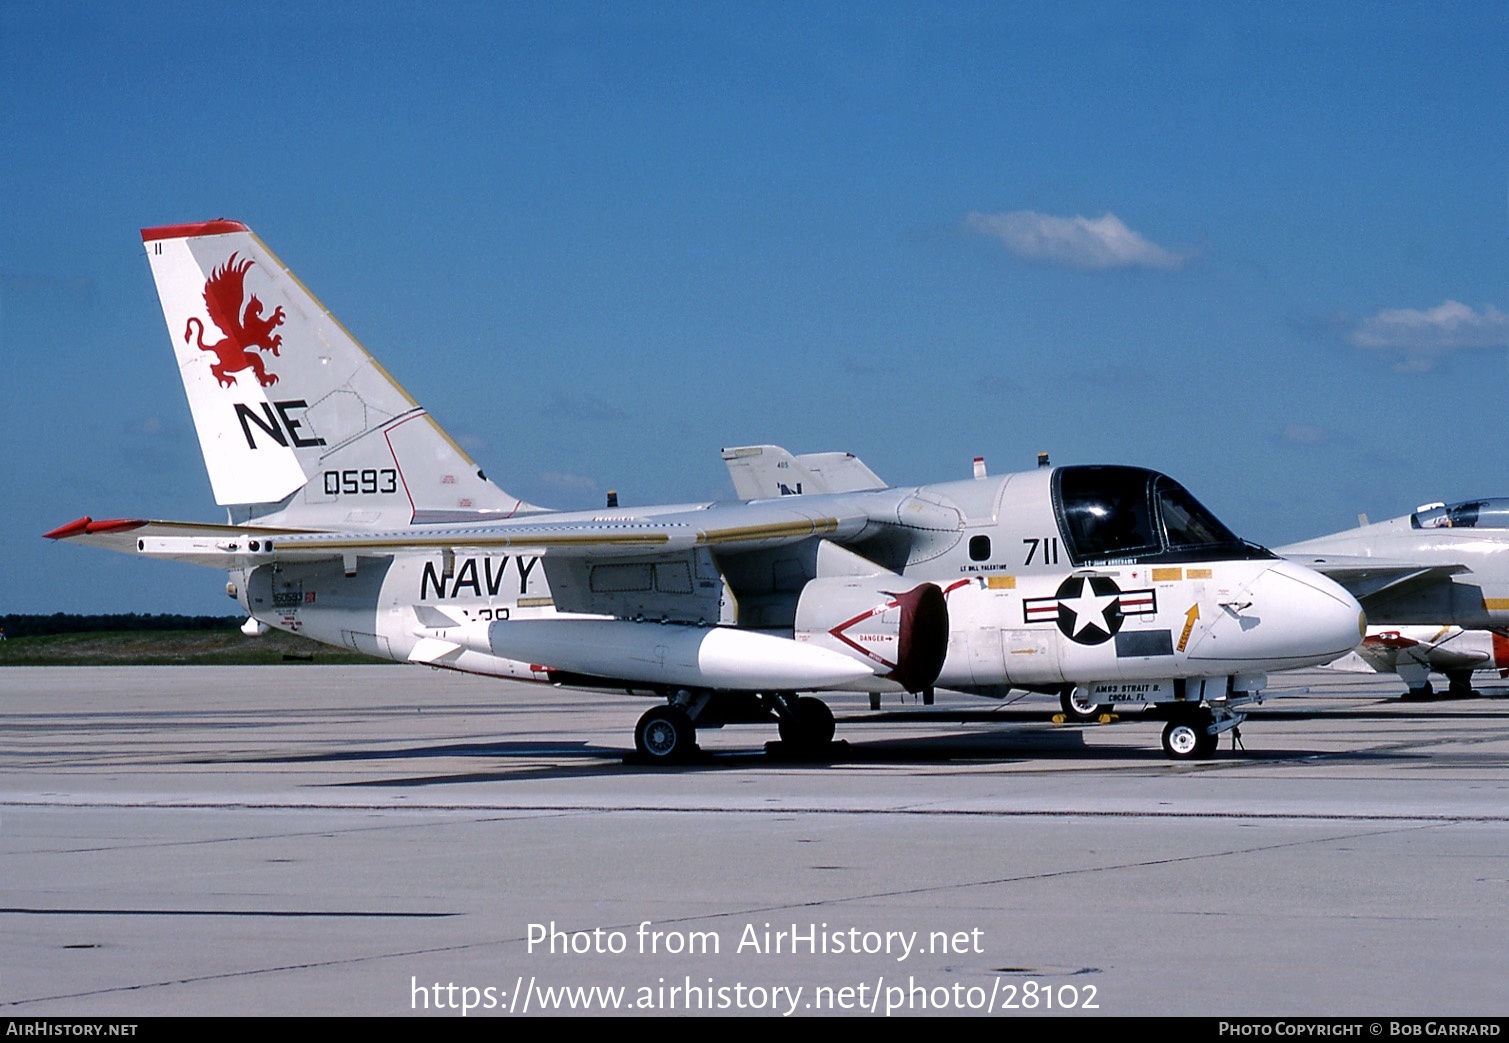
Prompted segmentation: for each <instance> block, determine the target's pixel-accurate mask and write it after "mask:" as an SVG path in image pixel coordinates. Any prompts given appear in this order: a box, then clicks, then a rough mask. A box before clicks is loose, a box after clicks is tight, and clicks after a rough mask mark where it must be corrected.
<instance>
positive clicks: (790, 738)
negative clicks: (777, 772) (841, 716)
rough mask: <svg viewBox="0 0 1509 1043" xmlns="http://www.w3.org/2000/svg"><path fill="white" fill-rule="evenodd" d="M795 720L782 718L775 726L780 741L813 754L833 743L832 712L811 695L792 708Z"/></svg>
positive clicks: (833, 726) (797, 702)
mask: <svg viewBox="0 0 1509 1043" xmlns="http://www.w3.org/2000/svg"><path fill="white" fill-rule="evenodd" d="M792 709H793V711H794V714H795V719H794V720H793V719H792V718H791V717H782V718H781V719H780V720H779V721H778V722H777V724H776V727H777V728H778V729H779V730H780V733H781V741H782V742H784V743H788V744H790V745H791V746H794V747H797V748H798V749H801V750H804V751H806V752H809V753H815V752H819V751H822V750H825V749H827V748H828V746H829V744H831V743H832V742H833V733H834V731H835V730H836V725H835V723H834V721H833V711H832V710H830V709H829V708H828V704H827V703H825V702H823V701H822V700H821V699H818V698H816V697H814V696H811V695H804V696H802V697H801V698H800V699H798V700H797V701H796V705H795V706H794V707H793V708H792Z"/></svg>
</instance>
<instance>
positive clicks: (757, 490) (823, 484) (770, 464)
mask: <svg viewBox="0 0 1509 1043" xmlns="http://www.w3.org/2000/svg"><path fill="white" fill-rule="evenodd" d="M723 463H724V464H725V465H726V466H727V467H728V476H729V478H730V479H732V481H733V483H734V493H735V494H736V495H737V496H738V497H739V499H741V500H764V499H774V498H775V497H777V496H800V495H802V494H803V493H805V494H807V495H809V496H810V495H812V494H814V493H854V492H865V491H868V490H870V489H884V488H885V487H886V484H885V482H883V481H881V479H880V478H879V477H878V476H877V475H876V474H875V472H874V471H872V470H870V469H869V468H868V467H866V466H865V465H864V462H863V461H862V460H860V458H859V457H857V456H855V455H854V454H853V453H806V454H804V455H802V456H792V455H791V454H790V453H788V452H787V451H786V450H784V449H782V448H781V447H780V446H778V445H741V446H735V447H733V448H731V449H725V450H723Z"/></svg>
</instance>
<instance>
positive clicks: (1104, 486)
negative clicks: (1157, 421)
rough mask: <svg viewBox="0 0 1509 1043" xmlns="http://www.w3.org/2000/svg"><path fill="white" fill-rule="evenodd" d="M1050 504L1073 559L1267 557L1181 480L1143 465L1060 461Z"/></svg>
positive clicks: (1096, 561)
mask: <svg viewBox="0 0 1509 1043" xmlns="http://www.w3.org/2000/svg"><path fill="white" fill-rule="evenodd" d="M1053 504H1054V508H1055V510H1057V512H1058V517H1059V525H1060V527H1061V528H1062V529H1063V533H1064V538H1065V540H1066V541H1067V542H1068V545H1069V555H1070V557H1071V558H1072V559H1073V561H1074V563H1075V564H1076V565H1085V564H1133V563H1136V562H1142V561H1208V560H1212V559H1215V558H1266V557H1271V555H1270V554H1269V553H1268V552H1267V551H1265V550H1263V549H1262V548H1260V547H1255V546H1253V545H1251V544H1248V543H1245V542H1243V541H1242V540H1240V539H1238V538H1237V536H1236V535H1235V534H1234V533H1233V532H1232V531H1231V530H1230V529H1228V528H1227V527H1226V526H1224V525H1222V524H1221V522H1220V521H1219V520H1218V519H1217V518H1216V516H1215V515H1213V514H1211V513H1210V512H1209V511H1208V510H1206V509H1205V508H1204V507H1203V506H1201V504H1200V501H1198V500H1196V499H1195V498H1194V497H1193V496H1191V495H1190V494H1189V492H1188V491H1187V490H1186V489H1185V488H1184V486H1182V485H1180V484H1179V483H1178V482H1176V481H1174V480H1173V479H1172V478H1170V477H1168V475H1165V474H1159V473H1158V472H1157V471H1149V470H1145V469H1144V468H1141V467H1119V466H1094V467H1060V468H1059V469H1058V470H1057V471H1055V472H1054V475H1053Z"/></svg>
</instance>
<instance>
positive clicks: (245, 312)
mask: <svg viewBox="0 0 1509 1043" xmlns="http://www.w3.org/2000/svg"><path fill="white" fill-rule="evenodd" d="M236 256H237V255H236V254H231V256H230V260H228V261H226V262H225V263H224V264H222V265H221V266H220V267H219V268H216V269H215V270H214V271H213V272H211V273H210V277H209V279H208V280H207V281H206V282H205V284H204V306H205V307H206V308H207V309H208V310H209V313H210V321H211V322H213V323H214V324H215V325H216V326H218V327H219V328H220V332H221V333H223V334H224V335H225V339H224V340H220V341H217V342H216V343H214V344H206V343H205V342H204V323H202V322H200V321H199V319H198V318H191V319H190V320H189V323H188V325H187V326H186V327H184V331H183V341H184V343H185V344H187V343H188V342H189V341H190V340H191V339H193V337H194V334H195V332H196V331H195V327H196V326H197V327H198V331H197V332H198V335H199V350H200V351H213V352H214V353H215V357H216V358H217V359H219V361H218V362H212V363H211V364H210V372H211V373H213V374H215V379H216V380H218V381H220V386H221V387H227V388H228V387H230V386H231V385H232V384H234V383H235V382H236V377H235V374H237V373H240V372H241V371H242V370H246V369H250V370H251V371H252V372H253V373H255V374H256V375H257V380H258V382H260V383H261V385H262V386H263V387H267V386H269V385H271V384H276V383H277V382H278V376H277V374H276V373H269V372H267V367H266V366H264V365H263V364H262V356H261V355H254V354H252V352H251V350H250V349H252V348H256V349H257V350H258V351H270V352H272V353H273V354H274V355H277V354H278V348H279V347H281V346H282V344H283V335H282V334H281V333H277V334H275V333H273V330H275V329H277V328H278V327H279V326H281V325H283V309H282V307H281V306H280V307H278V308H276V309H275V310H274V311H273V313H272V314H271V315H269V316H267V317H265V318H264V317H263V315H262V302H261V301H259V300H258V299H257V297H256V294H253V295H252V296H251V299H250V300H247V299H246V271H247V269H248V268H250V267H251V266H252V262H251V261H250V260H243V261H239V262H238V261H237V260H236ZM243 300H246V307H245V308H244V309H243V308H242V307H241V302H242V301H243Z"/></svg>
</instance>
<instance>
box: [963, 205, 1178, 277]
mask: <svg viewBox="0 0 1509 1043" xmlns="http://www.w3.org/2000/svg"><path fill="white" fill-rule="evenodd" d="M964 227H965V228H966V229H967V230H969V231H971V232H975V233H977V234H979V235H988V236H991V237H992V238H995V239H999V240H1000V241H1001V242H1002V243H1003V244H1005V246H1006V249H1008V250H1010V251H1011V252H1012V253H1013V254H1015V255H1016V256H1018V257H1020V258H1022V259H1023V260H1025V261H1043V262H1046V263H1049V264H1067V265H1069V266H1071V267H1074V268H1095V269H1104V268H1162V269H1165V270H1170V271H1171V270H1173V269H1176V268H1182V267H1183V266H1184V263H1185V262H1186V261H1187V260H1189V256H1188V255H1187V254H1179V253H1175V252H1173V251H1172V250H1167V249H1165V248H1163V247H1161V246H1159V245H1158V244H1157V243H1154V242H1149V241H1148V240H1147V239H1144V238H1143V237H1142V236H1140V235H1138V234H1137V233H1136V232H1134V231H1132V230H1131V229H1130V228H1128V227H1127V226H1126V224H1125V223H1124V222H1123V221H1122V220H1121V218H1119V217H1117V216H1116V215H1115V214H1106V215H1105V216H1103V217H1098V218H1093V219H1092V218H1088V217H1081V216H1076V217H1054V216H1053V215H1052V214H1039V213H1037V212H1035V211H1032V210H1013V211H1011V212H1010V213H1007V214H982V213H980V212H979V211H975V212H973V213H971V214H969V215H967V216H966V217H965V218H964Z"/></svg>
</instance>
